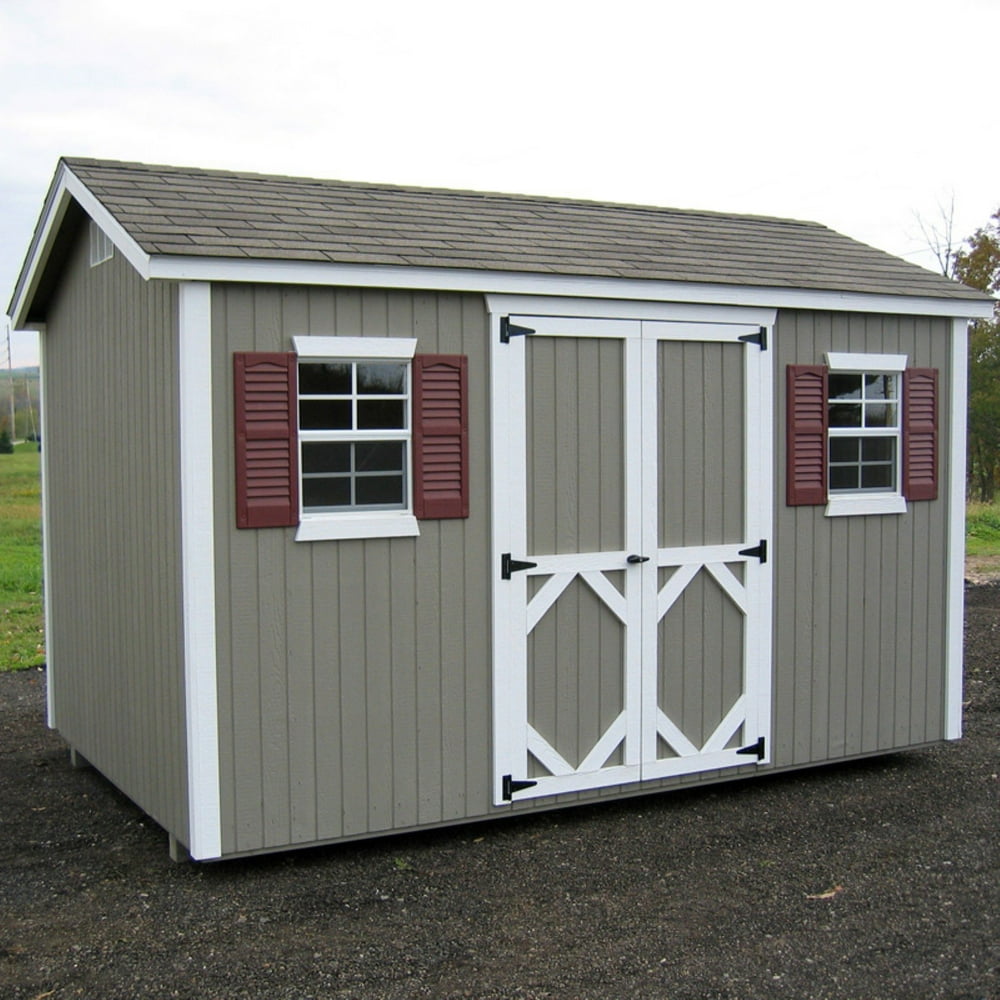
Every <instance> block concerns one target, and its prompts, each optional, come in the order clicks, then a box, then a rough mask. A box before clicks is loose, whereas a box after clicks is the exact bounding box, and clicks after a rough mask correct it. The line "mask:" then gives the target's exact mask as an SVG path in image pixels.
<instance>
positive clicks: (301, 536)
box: [295, 511, 420, 542]
mask: <svg viewBox="0 0 1000 1000" xmlns="http://www.w3.org/2000/svg"><path fill="white" fill-rule="evenodd" d="M419 534H420V524H419V522H418V521H417V519H416V518H415V517H414V516H413V515H412V514H409V513H407V512H406V511H385V512H384V513H383V512H381V511H371V512H370V513H367V514H364V513H352V514H305V515H303V517H302V520H301V521H300V522H299V526H298V529H297V530H296V532H295V541H297V542H321V541H327V540H340V539H345V538H412V537H414V536H416V535H419Z"/></svg>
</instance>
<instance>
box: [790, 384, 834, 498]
mask: <svg viewBox="0 0 1000 1000" xmlns="http://www.w3.org/2000/svg"><path fill="white" fill-rule="evenodd" d="M826 372H827V369H826V366H825V365H789V366H788V369H787V389H788V415H787V427H786V431H787V443H788V465H787V488H786V498H787V502H788V505H789V506H791V507H796V506H802V505H805V504H821V503H826V432H827V402H826Z"/></svg>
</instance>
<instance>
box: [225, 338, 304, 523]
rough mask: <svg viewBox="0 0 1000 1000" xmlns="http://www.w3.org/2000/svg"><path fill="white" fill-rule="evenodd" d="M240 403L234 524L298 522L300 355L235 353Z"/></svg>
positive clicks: (235, 371) (236, 387)
mask: <svg viewBox="0 0 1000 1000" xmlns="http://www.w3.org/2000/svg"><path fill="white" fill-rule="evenodd" d="M233 370H234V396H235V401H236V525H237V527H240V528H277V527H286V526H289V525H295V524H298V522H299V470H298V441H297V424H298V421H297V420H296V416H295V408H296V399H297V389H296V374H297V368H296V356H295V355H294V354H264V353H250V352H240V353H237V354H235V355H234V356H233Z"/></svg>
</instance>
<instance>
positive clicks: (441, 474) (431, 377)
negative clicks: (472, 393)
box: [413, 354, 469, 520]
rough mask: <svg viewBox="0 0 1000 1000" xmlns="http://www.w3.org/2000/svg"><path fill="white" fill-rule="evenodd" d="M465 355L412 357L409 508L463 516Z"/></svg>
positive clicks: (465, 479)
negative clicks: (411, 461) (411, 456)
mask: <svg viewBox="0 0 1000 1000" xmlns="http://www.w3.org/2000/svg"><path fill="white" fill-rule="evenodd" d="M468 381H469V374H468V359H467V358H466V357H464V356H463V355H458V354H417V355H415V356H414V358H413V512H414V514H415V515H416V516H417V517H418V518H422V519H425V520H427V519H431V518H449V517H468V516H469V416H468Z"/></svg>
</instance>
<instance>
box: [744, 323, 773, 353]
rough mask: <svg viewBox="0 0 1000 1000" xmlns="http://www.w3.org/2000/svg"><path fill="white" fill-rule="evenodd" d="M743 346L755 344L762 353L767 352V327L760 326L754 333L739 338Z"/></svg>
mask: <svg viewBox="0 0 1000 1000" xmlns="http://www.w3.org/2000/svg"><path fill="white" fill-rule="evenodd" d="M738 339H739V340H742V341H743V343H744V344H756V345H757V346H758V347H759V348H760V349H761V350H762V351H766V350H767V327H766V326H762V327H761V328H760V329H759V330H758V331H757V332H756V333H748V334H746V336H744V337H739V338H738Z"/></svg>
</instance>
